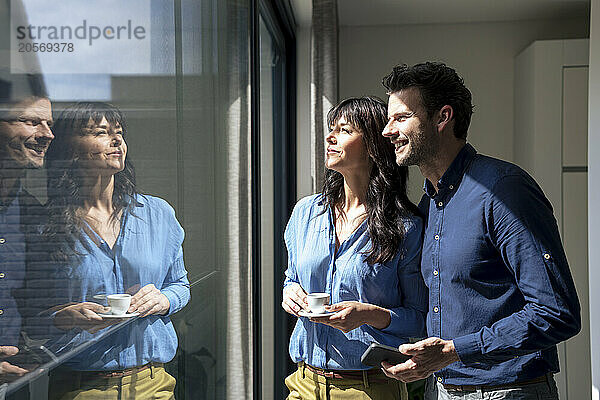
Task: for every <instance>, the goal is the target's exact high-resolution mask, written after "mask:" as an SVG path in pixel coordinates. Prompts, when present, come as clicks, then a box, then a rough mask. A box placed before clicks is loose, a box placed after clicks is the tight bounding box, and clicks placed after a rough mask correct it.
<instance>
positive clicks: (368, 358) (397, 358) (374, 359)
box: [360, 343, 410, 367]
mask: <svg viewBox="0 0 600 400" xmlns="http://www.w3.org/2000/svg"><path fill="white" fill-rule="evenodd" d="M408 359H410V356H407V355H406V354H403V353H400V352H399V351H398V349H397V348H395V347H391V346H386V345H384V344H379V343H371V345H370V346H369V347H367V349H366V350H365V352H364V353H363V355H362V356H361V357H360V362H362V363H363V364H365V365H368V366H370V367H380V366H381V362H382V361H387V362H389V363H390V364H392V365H396V364H400V363H403V362H404V361H406V360H408Z"/></svg>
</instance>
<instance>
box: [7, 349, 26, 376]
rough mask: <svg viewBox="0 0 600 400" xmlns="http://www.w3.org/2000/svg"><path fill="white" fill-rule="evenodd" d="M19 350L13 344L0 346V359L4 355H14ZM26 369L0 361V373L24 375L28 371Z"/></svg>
mask: <svg viewBox="0 0 600 400" xmlns="http://www.w3.org/2000/svg"><path fill="white" fill-rule="evenodd" d="M18 352H19V349H18V348H17V347H15V346H0V359H3V358H4V357H10V356H14V355H15V354H17V353H18ZM28 372H29V371H27V370H26V369H23V368H21V367H17V366H16V365H12V364H11V363H9V362H8V361H0V375H8V374H12V375H19V376H21V375H24V374H26V373H28Z"/></svg>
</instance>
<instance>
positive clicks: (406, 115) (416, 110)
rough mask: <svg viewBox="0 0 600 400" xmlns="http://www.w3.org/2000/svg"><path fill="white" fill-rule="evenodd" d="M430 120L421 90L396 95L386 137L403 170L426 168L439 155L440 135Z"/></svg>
mask: <svg viewBox="0 0 600 400" xmlns="http://www.w3.org/2000/svg"><path fill="white" fill-rule="evenodd" d="M436 133H437V132H436V127H435V125H434V123H433V122H432V121H431V120H430V118H429V117H428V116H427V111H426V110H425V107H424V106H423V104H422V100H421V94H420V93H419V89H418V88H414V87H412V88H408V89H403V90H400V91H398V92H395V93H392V94H391V95H390V97H389V100H388V123H387V125H386V126H385V128H384V129H383V132H382V135H383V136H385V137H387V138H389V139H390V141H391V142H392V144H393V145H394V147H395V152H396V163H397V164H398V165H400V166H408V165H418V166H422V165H423V164H425V163H427V162H428V160H430V159H431V157H433V156H434V154H435V149H436V143H437V135H436Z"/></svg>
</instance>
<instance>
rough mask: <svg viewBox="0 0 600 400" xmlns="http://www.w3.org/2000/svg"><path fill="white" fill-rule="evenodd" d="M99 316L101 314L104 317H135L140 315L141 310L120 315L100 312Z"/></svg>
mask: <svg viewBox="0 0 600 400" xmlns="http://www.w3.org/2000/svg"><path fill="white" fill-rule="evenodd" d="M98 315H99V316H101V317H102V318H107V319H110V318H118V319H127V318H133V317H137V316H138V315H140V313H139V312H134V313H125V314H120V315H115V314H98Z"/></svg>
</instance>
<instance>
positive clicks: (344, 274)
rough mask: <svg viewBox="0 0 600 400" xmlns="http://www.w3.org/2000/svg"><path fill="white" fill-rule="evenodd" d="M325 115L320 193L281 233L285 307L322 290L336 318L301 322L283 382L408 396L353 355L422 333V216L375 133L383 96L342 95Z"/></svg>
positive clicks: (294, 310) (297, 391) (304, 392)
mask: <svg viewBox="0 0 600 400" xmlns="http://www.w3.org/2000/svg"><path fill="white" fill-rule="evenodd" d="M327 121H328V124H329V127H330V133H329V135H328V136H327V138H326V142H327V143H326V145H327V159H326V166H327V172H326V175H325V182H324V185H323V192H322V193H320V194H317V195H313V196H309V197H306V198H304V199H302V200H300V201H299V202H298V203H297V204H296V207H295V208H294V211H293V213H292V216H291V218H290V220H289V223H288V226H287V229H286V232H285V241H286V245H287V249H288V255H289V264H288V269H287V271H286V273H285V274H286V279H285V283H284V289H283V303H282V306H283V308H284V309H285V310H286V311H287V312H288V313H290V314H293V315H295V316H300V314H302V315H306V314H305V313H306V312H307V311H308V305H307V302H306V294H307V293H313V292H325V293H328V294H329V295H330V296H331V302H332V303H333V304H332V306H331V307H329V308H328V310H329V311H330V312H333V314H331V315H329V316H324V317H309V318H306V317H300V318H299V319H298V322H297V323H296V327H295V329H294V332H293V334H292V337H291V339H290V356H291V357H292V359H293V360H294V361H295V362H297V363H298V365H299V367H298V371H296V372H295V373H293V374H292V375H290V376H289V377H288V378H287V379H286V385H287V386H288V388H289V390H290V395H289V397H288V399H304V398H313V397H315V396H316V393H321V396H322V398H331V399H346V398H358V397H353V396H366V397H360V398H372V399H400V398H406V397H407V394H406V386H405V385H404V384H403V383H400V382H398V381H394V380H390V379H388V378H387V377H386V376H385V375H384V374H383V372H382V371H381V370H380V368H374V369H369V367H367V366H366V365H363V364H362V363H361V362H360V357H361V355H362V353H363V352H364V350H366V348H367V347H368V346H369V344H370V343H371V342H378V343H381V344H386V345H389V346H394V347H397V346H399V345H400V344H402V343H405V342H406V341H407V340H408V338H409V337H420V336H423V335H424V334H425V331H424V327H425V313H426V311H427V290H426V287H425V285H424V283H423V280H422V278H421V274H420V271H419V264H420V254H421V232H422V222H421V220H420V218H418V217H417V216H416V214H417V212H418V211H417V209H416V207H415V206H414V205H413V204H412V203H410V201H409V200H408V198H407V196H406V181H407V175H408V170H407V168H406V167H398V166H397V165H396V161H395V155H394V148H393V147H392V146H391V145H390V143H389V141H388V140H386V139H385V138H383V137H382V136H381V132H382V131H383V128H384V126H385V125H386V122H387V110H386V106H385V103H383V102H382V101H381V100H379V99H376V98H371V97H363V98H351V99H347V100H344V101H342V102H341V103H340V104H338V105H337V106H335V107H334V108H332V109H331V110H330V111H329V114H328V116H327Z"/></svg>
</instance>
